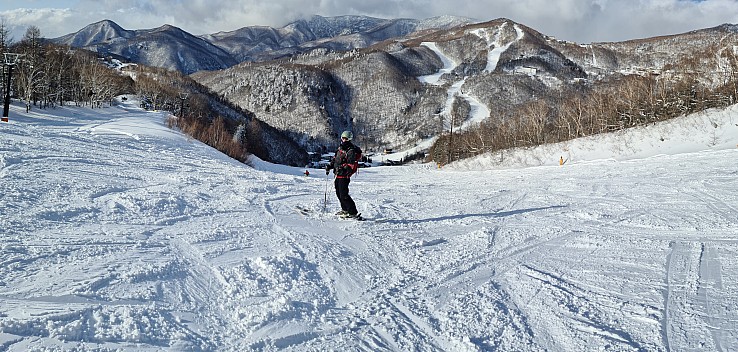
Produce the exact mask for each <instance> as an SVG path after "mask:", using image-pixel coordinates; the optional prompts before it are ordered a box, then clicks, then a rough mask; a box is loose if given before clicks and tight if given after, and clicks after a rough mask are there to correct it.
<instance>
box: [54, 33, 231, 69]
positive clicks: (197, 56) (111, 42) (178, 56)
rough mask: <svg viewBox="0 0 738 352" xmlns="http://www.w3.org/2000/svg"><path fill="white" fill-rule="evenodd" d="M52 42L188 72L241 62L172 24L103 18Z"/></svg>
mask: <svg viewBox="0 0 738 352" xmlns="http://www.w3.org/2000/svg"><path fill="white" fill-rule="evenodd" d="M52 41H53V42H54V43H57V44H64V45H70V46H74V47H80V48H84V49H88V50H92V51H95V52H97V53H99V54H100V55H103V56H108V55H109V56H114V57H119V58H121V59H122V60H124V61H126V62H135V63H140V64H145V65H149V66H155V67H163V68H166V69H170V70H176V71H181V72H185V73H192V72H197V71H201V70H217V69H223V68H227V67H230V66H232V65H235V64H236V63H237V61H236V60H235V59H234V58H233V57H232V56H231V55H230V54H229V53H226V52H225V51H223V50H222V49H220V48H218V47H217V46H215V45H213V44H212V43H210V42H208V41H206V40H204V39H202V38H199V37H196V36H194V35H192V34H189V33H187V32H185V31H183V30H181V29H179V28H177V27H174V26H170V25H164V26H161V27H159V28H155V29H146V30H133V31H131V30H124V29H122V28H120V26H118V25H117V24H115V23H114V22H112V21H101V22H97V23H94V24H91V25H89V26H87V27H85V28H83V29H81V30H80V31H78V32H76V33H72V34H68V35H66V36H63V37H59V38H56V39H53V40H52Z"/></svg>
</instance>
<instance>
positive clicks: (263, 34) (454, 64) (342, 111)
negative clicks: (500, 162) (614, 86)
mask: <svg viewBox="0 0 738 352" xmlns="http://www.w3.org/2000/svg"><path fill="white" fill-rule="evenodd" d="M157 31H158V33H162V32H166V33H167V34H166V36H167V37H166V38H165V39H164V41H166V42H168V43H170V44H168V45H175V44H171V43H179V44H176V45H175V46H168V45H167V46H164V45H159V47H162V48H161V49H160V50H161V51H160V52H159V55H161V56H163V55H165V54H166V53H169V54H172V53H174V54H173V55H176V53H180V54H179V55H182V54H181V50H184V48H188V50H189V48H190V47H198V48H202V50H201V51H200V52H201V53H203V57H204V56H205V53H210V55H214V56H212V59H211V61H210V63H211V64H212V65H211V66H209V67H214V68H222V69H217V70H214V69H204V70H202V69H198V70H195V69H192V67H193V66H188V67H191V69H181V70H182V71H183V72H194V71H199V72H197V73H194V74H192V77H193V78H194V79H196V80H197V81H198V82H200V83H201V84H203V85H205V86H207V87H208V88H209V89H211V90H212V91H213V92H215V93H217V94H219V95H221V96H223V97H225V98H226V99H228V100H229V101H231V102H232V103H234V104H236V105H238V106H239V107H241V108H243V109H246V110H248V111H251V112H253V113H254V114H255V116H256V117H257V118H258V119H259V120H262V121H264V122H266V123H267V124H269V125H270V126H273V127H274V128H276V129H277V130H279V131H281V132H283V133H285V134H287V135H288V136H289V138H290V139H291V140H292V141H294V142H296V143H297V144H298V145H300V146H301V147H302V148H304V149H305V150H307V151H322V150H325V148H333V147H335V145H336V142H337V141H336V138H337V137H336V136H337V135H339V134H340V132H341V131H342V130H345V129H351V130H353V131H354V133H355V135H356V136H357V137H356V140H357V142H358V143H359V144H360V145H361V146H362V147H363V148H364V149H365V150H366V151H368V152H372V151H381V150H384V149H388V148H393V149H395V150H412V149H413V148H416V149H415V150H416V151H419V152H422V151H423V148H421V147H420V146H421V145H424V143H426V142H428V141H432V140H433V139H434V138H436V137H438V136H439V135H441V134H443V133H447V132H449V131H450V130H451V129H454V130H457V129H463V128H473V126H474V124H475V123H479V122H481V121H489V120H490V119H504V118H505V116H509V115H510V114H513V113H514V112H515V111H516V110H515V109H516V108H519V107H521V106H525V105H526V104H530V103H532V102H536V101H545V102H547V103H548V104H549V105H551V106H555V104H557V102H560V100H558V99H560V97H561V96H563V95H564V94H565V93H566V92H569V91H576V90H583V89H585V90H586V89H597V86H598V85H601V84H606V82H610V81H613V80H618V79H620V78H622V77H625V76H626V75H632V74H635V75H642V76H649V77H656V79H663V80H664V82H667V80H668V77H674V76H678V75H683V74H684V73H685V72H693V73H698V74H697V76H698V78H697V79H699V80H700V81H702V82H703V83H705V84H708V85H709V84H712V85H716V84H719V83H720V82H724V81H725V79H726V75H727V74H735V72H734V71H731V70H732V69H731V68H730V67H732V66H730V65H731V64H730V60H731V59H730V58H731V57H732V58H733V60H734V61H735V55H736V54H738V31H737V30H736V26H733V25H723V26H719V27H716V28H709V29H704V30H700V31H694V32H689V33H684V34H679V35H673V36H664V37H656V38H648V39H641V40H633V41H626V42H619V43H591V44H586V45H585V44H577V43H572V42H567V41H562V40H557V39H556V38H552V37H550V36H547V35H545V34H542V33H539V32H538V31H536V30H534V29H532V28H529V27H527V26H525V25H523V24H520V23H515V22H513V21H511V20H508V19H497V20H493V21H489V22H484V23H470V22H469V21H467V20H463V19H457V18H438V19H433V20H429V21H415V20H379V19H373V18H368V17H355V16H353V17H352V16H345V17H336V18H322V17H317V16H316V17H313V18H311V19H309V20H302V21H297V22H294V23H292V24H290V25H288V26H286V27H283V28H280V29H274V28H266V27H258V28H256V27H252V28H243V29H240V30H237V31H233V32H227V33H218V34H213V35H210V36H204V37H201V38H197V37H191V36H190V37H188V36H187V35H186V34H185V33H182V32H181V31H178V30H176V29H175V28H173V27H168V28H161V29H158V30H152V31H125V30H123V29H120V28H119V27H117V26H113V24H112V23H107V27H106V28H100V29H98V30H92V29H90V30H87V31H84V33H82V32H83V31H80V32H78V33H76V34H75V35H72V36H68V37H64V38H66V39H65V41H66V42H67V43H70V44H73V43H77V45H85V46H87V47H94V46H96V45H97V48H98V51H100V48H103V49H105V48H112V47H113V45H114V44H116V43H127V44H126V45H128V46H126V47H127V48H130V45H131V44H130V43H133V42H138V43H144V42H145V41H143V40H142V39H140V38H142V37H146V38H152V37H153V36H154V35H156V34H155V33H154V32H157ZM101 33H103V34H101ZM175 33H176V34H175ZM159 35H162V38H164V37H163V36H164V35H165V34H159ZM178 38H179V39H178ZM181 38H186V39H187V42H188V43H201V44H200V45H194V44H187V46H185V45H184V44H181V43H182V42H181ZM148 43H153V42H148ZM140 45H144V44H140ZM151 45H153V44H151ZM149 48H150V49H153V48H154V47H153V46H150V47H149ZM106 50H111V51H112V49H106ZM118 52H119V53H121V54H123V53H127V52H125V51H122V50H119V51H118ZM140 52H141V51H139V53H140ZM213 53H219V54H218V55H215V54H213ZM223 53H224V54H223ZM221 54H222V55H221ZM139 55H141V54H139ZM731 55H732V56H731ZM139 57H140V56H139ZM228 58H230V60H231V61H228V60H227V59H228ZM233 62H240V63H238V64H233ZM218 65H221V66H220V67H219V66H218ZM177 67H179V66H177ZM676 68H678V69H676ZM178 69H179V68H178Z"/></svg>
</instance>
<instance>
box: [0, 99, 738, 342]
mask: <svg viewBox="0 0 738 352" xmlns="http://www.w3.org/2000/svg"><path fill="white" fill-rule="evenodd" d="M129 102H130V100H129ZM129 104H131V105H129V106H126V105H121V106H119V107H112V108H104V109H95V110H90V109H84V108H74V107H63V108H57V109H49V110H34V111H32V113H31V114H28V115H27V114H25V113H24V112H23V111H24V110H23V108H22V107H21V106H15V105H14V106H13V107H12V109H11V114H10V122H8V123H2V124H0V194H1V195H2V197H0V214H1V216H0V228H2V236H0V264H1V265H0V350H8V351H28V350H78V351H93V350H94V351H97V350H122V351H155V350H156V351H158V350H173V351H186V350H190V351H200V350H206V351H207V350H218V351H244V350H265V351H271V350H287V351H305V350H321V351H323V350H337V351H349V350H350V351H358V350H367V351H409V350H417V351H439V350H440V351H480V350H498V351H541V350H548V351H579V350H616V351H628V350H649V351H654V350H655V351H659V350H673V351H677V350H678V351H682V350H722V351H729V350H736V349H738V342H737V341H738V326H737V325H736V323H735V322H736V321H738V311H737V310H736V309H735V307H737V306H738V259H737V258H738V238H737V237H736V236H738V218H737V217H736V214H737V213H738V163H736V162H735V160H737V159H738V149H736V143H738V132H737V131H738V126H736V125H735V124H736V123H738V113H737V112H736V109H735V107H733V108H731V109H729V110H726V111H722V112H720V111H713V112H711V113H710V114H709V115H699V116H690V117H686V118H682V119H679V120H678V121H675V122H674V123H673V124H672V125H671V126H670V127H669V128H668V129H665V127H664V126H656V127H655V128H653V127H649V128H644V129H636V130H630V131H628V132H626V133H623V134H622V135H620V136H607V137H597V138H596V140H592V141H588V142H584V141H582V142H579V141H578V142H572V143H570V144H569V146H568V148H569V152H570V154H565V155H564V156H565V157H568V158H569V161H568V162H567V163H566V164H564V165H563V166H559V165H558V164H557V163H554V164H553V165H550V164H551V163H549V162H547V160H548V159H551V158H552V157H554V158H555V160H554V161H555V162H557V159H558V156H559V153H560V152H561V151H559V150H557V151H556V152H551V153H549V154H541V153H536V151H533V152H532V153H528V152H524V151H520V152H519V154H515V155H517V156H516V159H513V158H511V157H508V156H505V158H506V160H508V162H509V163H508V164H506V165H505V167H506V168H508V169H504V170H496V169H487V170H481V171H463V168H465V167H468V166H465V165H457V166H450V167H448V168H444V169H441V170H438V169H436V168H434V167H431V166H428V165H416V166H407V167H377V168H368V169H362V170H361V171H360V172H359V174H357V175H356V176H355V178H353V179H352V183H351V193H352V194H353V196H354V198H355V200H356V201H357V203H358V206H359V209H360V211H362V212H363V214H364V215H365V216H366V217H367V218H369V219H370V220H369V221H365V222H351V221H341V220H337V219H335V218H334V216H332V215H331V214H332V213H333V212H335V211H336V210H337V202H336V201H335V199H334V195H333V192H332V189H331V185H330V179H326V177H325V174H324V173H321V171H320V170H312V172H311V174H310V176H304V175H303V171H304V170H302V169H295V168H287V167H276V166H274V165H270V164H265V163H262V162H259V161H258V160H254V161H253V165H254V166H255V168H251V167H247V166H245V165H243V164H239V163H237V162H235V161H233V160H230V159H228V158H226V157H224V156H223V155H221V154H219V153H218V152H216V151H214V150H212V149H210V148H208V147H206V146H204V145H203V144H201V143H199V142H197V141H194V140H191V139H188V138H186V137H184V136H182V135H180V134H179V133H177V132H175V131H172V130H169V129H167V128H166V127H165V126H164V125H163V119H164V116H163V115H162V114H160V113H151V112H144V111H141V110H139V109H136V108H133V107H132V106H135V103H129ZM705 118H707V120H708V121H713V122H715V125H716V126H717V127H712V129H709V128H707V129H706V128H703V127H700V122H699V121H702V120H704V119H705ZM659 128H660V129H661V130H659ZM655 131H659V132H655ZM626 135H627V137H626ZM657 135H658V136H662V137H663V138H664V141H663V142H661V141H660V140H659V142H653V143H648V141H652V137H653V136H657ZM680 136H689V138H690V140H691V141H693V142H689V141H687V140H686V137H684V138H683V137H680ZM623 138H626V139H627V140H630V141H632V142H631V143H632V144H631V146H638V147H639V148H642V149H641V150H640V151H639V152H629V153H623V152H622V151H624V150H626V149H628V148H626V145H624V144H623V143H622V141H623V140H624V139H623ZM661 143H671V144H670V145H672V146H673V147H671V148H664V149H654V148H651V147H649V144H653V145H654V146H658V145H661ZM585 144H586V145H587V146H590V147H591V148H590V149H587V151H585V150H584V149H579V148H584V146H585ZM617 145H620V148H619V149H618V147H617ZM551 148H554V147H551ZM631 149H632V148H631ZM644 157H645V158H644ZM531 158H543V159H546V160H545V161H541V162H540V163H539V164H544V166H537V167H524V164H532V162H530V161H529V160H531ZM510 159H512V160H518V161H517V162H516V163H515V164H513V163H512V162H511V161H509V160H510ZM483 163H484V161H483V160H481V159H480V160H477V161H476V164H475V168H477V169H481V168H482V167H480V165H483ZM490 165H493V164H489V163H488V164H487V167H488V168H489V167H490ZM492 167H493V168H494V166H492ZM326 199H327V204H326V203H325V200H326ZM296 205H302V206H306V207H309V208H311V209H312V210H313V211H312V213H310V214H308V215H301V214H298V213H297V212H296V211H295V210H294V207H295V206H296ZM324 209H325V212H324Z"/></svg>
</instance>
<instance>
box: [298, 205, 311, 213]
mask: <svg viewBox="0 0 738 352" xmlns="http://www.w3.org/2000/svg"><path fill="white" fill-rule="evenodd" d="M295 211H296V212H298V213H299V214H300V215H310V214H312V213H313V210H312V209H310V208H306V207H303V206H301V205H298V206H295Z"/></svg>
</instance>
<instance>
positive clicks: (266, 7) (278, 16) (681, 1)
mask: <svg viewBox="0 0 738 352" xmlns="http://www.w3.org/2000/svg"><path fill="white" fill-rule="evenodd" d="M313 14H318V15H323V16H338V15H358V14H363V15H370V16H376V17H383V18H396V17H410V18H427V17H433V16H439V15H457V16H466V17H472V18H476V19H478V20H480V21H487V20H493V19H496V18H500V17H507V18H510V19H512V20H514V21H517V22H520V23H522V24H524V25H527V26H530V27H532V28H534V29H536V30H539V31H540V32H542V33H544V34H549V35H553V36H556V37H559V38H561V39H568V40H574V41H579V42H591V41H617V40H626V39H635V38H644V37H650V36H656V35H664V34H675V33H682V32H686V31H690V30H694V29H700V28H707V27H713V26H717V25H719V24H722V23H736V22H738V1H737V0H703V1H691V0H631V1H621V0H558V1H556V0H475V1H471V0H468V1H463V0H462V1H460V2H458V1H455V2H451V1H446V0H270V1H264V0H244V1H232V0H190V1H183V0H158V1H143V0H80V1H79V2H78V4H77V5H76V6H75V7H74V8H72V9H34V10H11V11H5V12H0V16H2V17H4V18H5V19H6V22H9V23H10V24H11V25H16V26H19V27H25V26H28V25H30V24H35V25H36V26H38V27H39V28H40V29H41V32H42V34H43V35H45V36H48V37H58V36H61V35H64V34H68V33H73V32H75V31H77V30H79V29H81V28H82V27H84V26H86V25H88V24H90V23H94V22H97V21H100V20H103V19H111V20H113V21H115V22H116V23H118V24H119V25H121V26H122V27H124V28H126V29H145V28H155V27H159V26H161V25H164V24H171V25H174V26H177V27H180V28H182V29H184V30H186V31H188V32H190V33H192V34H206V33H215V32H218V31H231V30H235V29H238V28H242V27H245V26H250V25H268V26H274V27H280V26H283V25H285V24H287V23H289V22H290V21H293V20H295V19H297V18H300V17H305V16H309V15H313ZM24 30H25V29H23V31H21V32H20V36H22V34H23V32H24ZM16 36H17V37H18V35H16Z"/></svg>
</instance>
